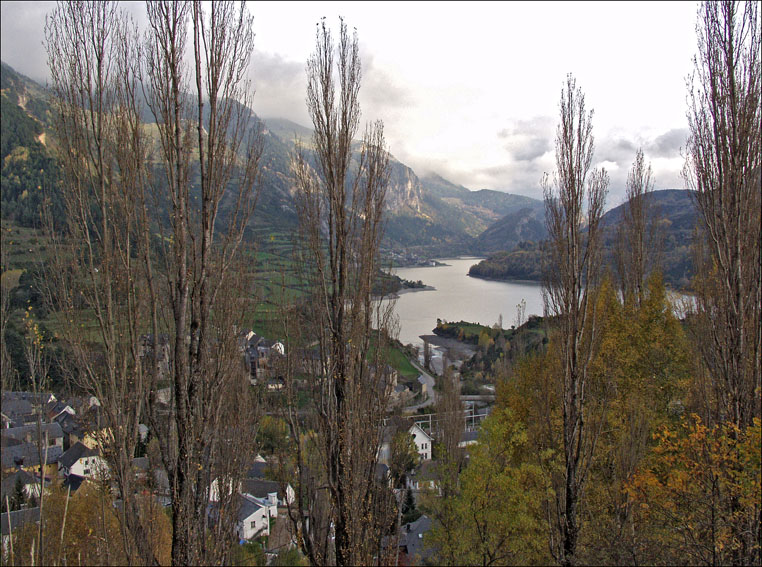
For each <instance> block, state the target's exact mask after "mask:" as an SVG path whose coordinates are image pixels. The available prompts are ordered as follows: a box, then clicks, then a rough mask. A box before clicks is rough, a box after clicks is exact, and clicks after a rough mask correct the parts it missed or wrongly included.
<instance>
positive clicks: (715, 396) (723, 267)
mask: <svg viewBox="0 0 762 567" xmlns="http://www.w3.org/2000/svg"><path fill="white" fill-rule="evenodd" d="M697 35H698V55H697V57H695V59H694V67H695V69H694V73H693V76H692V81H691V89H690V106H689V110H688V121H689V126H690V136H689V139H688V148H687V150H688V151H687V153H688V155H687V160H686V164H685V169H684V177H685V179H686V182H687V185H688V187H689V188H690V189H693V190H694V191H695V195H696V203H697V205H698V210H699V212H700V215H701V221H702V225H703V229H704V231H703V232H704V234H703V235H702V236H703V238H702V240H703V242H702V243H701V244H702V245H703V249H704V250H705V251H706V253H705V254H700V255H699V258H698V261H699V265H698V274H699V275H698V277H697V278H696V286H695V287H696V298H697V306H698V313H697V317H696V323H697V324H696V325H695V327H694V336H695V338H696V341H695V343H696V345H697V346H698V349H699V351H700V353H701V357H702V360H703V363H704V365H705V367H706V370H707V378H708V384H706V385H705V386H704V388H705V391H706V392H707V394H708V395H707V396H706V408H707V414H708V418H709V419H710V420H711V421H714V422H716V423H720V424H721V423H723V422H725V423H727V422H730V423H731V424H732V425H733V426H734V427H735V428H737V429H736V431H738V432H740V433H741V434H743V432H744V431H745V430H746V428H748V427H749V426H751V425H752V424H753V423H754V420H755V419H758V418H760V415H761V414H762V410H761V407H760V404H761V403H762V402H761V401H760V391H762V385H761V377H762V368H761V365H762V362H761V361H760V358H761V357H762V319H761V318H762V306H761V305H762V275H761V273H760V270H761V269H762V268H761V266H760V258H761V254H762V246H761V244H760V243H761V242H762V233H761V231H762V228H760V227H761V226H762V207H761V206H760V201H761V200H762V195H761V193H762V192H761V191H760V176H762V132H760V123H761V122H762V96H761V94H762V68H761V66H760V58H761V57H762V53H761V52H762V39H761V38H760V15H759V4H758V3H756V2H744V3H741V2H732V1H723V2H705V3H704V4H703V5H702V6H701V8H700V10H699V22H698V25H697ZM729 506H730V510H728V511H727V513H728V516H727V517H728V518H732V520H731V521H730V522H729V526H730V529H731V530H732V535H733V539H734V541H735V543H736V545H735V546H734V548H733V551H732V553H733V562H734V563H737V564H754V563H759V560H760V551H759V550H760V545H759V541H760V539H759V538H760V512H759V507H755V508H756V509H749V507H744V506H743V505H741V503H740V502H738V501H737V499H731V502H730V505H729Z"/></svg>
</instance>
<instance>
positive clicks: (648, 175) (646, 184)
mask: <svg viewBox="0 0 762 567" xmlns="http://www.w3.org/2000/svg"><path fill="white" fill-rule="evenodd" d="M652 192H653V172H652V170H651V165H650V164H649V165H648V166H646V163H645V158H644V156H643V150H642V148H641V149H638V152H637V154H635V161H634V162H633V164H632V168H631V169H630V172H629V173H628V174H627V202H626V203H625V205H624V211H623V216H622V222H621V223H620V224H619V226H618V229H617V246H616V248H615V251H614V254H615V257H616V268H617V274H618V276H619V289H620V291H621V293H622V299H623V300H624V301H629V300H630V298H631V299H632V300H633V301H634V302H635V304H636V305H638V306H639V305H640V304H641V302H642V301H643V298H644V297H643V296H644V293H645V287H646V285H645V284H646V280H647V279H648V276H649V274H650V273H651V272H652V271H653V270H654V269H655V268H657V267H658V261H659V257H658V254H659V242H658V239H657V233H656V227H657V224H656V218H655V216H654V215H655V213H656V211H655V208H654V206H653V203H652V202H651V193H652Z"/></svg>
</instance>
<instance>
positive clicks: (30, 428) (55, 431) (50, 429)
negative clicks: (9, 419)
mask: <svg viewBox="0 0 762 567" xmlns="http://www.w3.org/2000/svg"><path fill="white" fill-rule="evenodd" d="M40 433H41V434H42V439H43V440H44V439H45V433H47V434H48V439H58V438H59V437H63V430H62V429H61V425H60V424H59V423H58V422H55V421H54V422H53V423H43V424H41V426H40ZM2 436H3V437H10V438H11V439H18V440H19V441H26V442H27V443H32V442H35V441H37V425H36V424H35V425H24V426H21V427H10V428H8V429H3V430H2Z"/></svg>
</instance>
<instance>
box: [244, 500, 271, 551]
mask: <svg viewBox="0 0 762 567" xmlns="http://www.w3.org/2000/svg"><path fill="white" fill-rule="evenodd" d="M239 498H240V506H239V509H238V526H237V527H238V537H239V538H240V539H246V540H249V539H254V538H256V537H259V536H263V535H270V512H271V509H272V508H271V507H270V506H268V505H267V504H266V503H264V502H262V501H260V500H259V499H258V498H255V497H254V496H251V495H250V494H241V495H240V496H239Z"/></svg>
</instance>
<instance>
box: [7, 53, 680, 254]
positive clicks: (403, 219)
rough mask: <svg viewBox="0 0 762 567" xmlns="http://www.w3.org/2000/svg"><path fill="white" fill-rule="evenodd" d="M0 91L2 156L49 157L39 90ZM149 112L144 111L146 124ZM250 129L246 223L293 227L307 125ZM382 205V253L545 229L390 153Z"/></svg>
mask: <svg viewBox="0 0 762 567" xmlns="http://www.w3.org/2000/svg"><path fill="white" fill-rule="evenodd" d="M2 93H3V96H2V100H3V110H4V112H3V154H4V157H5V156H6V155H8V154H10V153H12V151H13V150H14V148H15V147H18V146H20V147H27V146H29V147H31V146H35V148H36V149H35V150H34V151H33V152H32V153H33V154H34V155H37V153H39V154H40V155H44V156H46V158H45V159H50V157H49V154H48V152H47V150H46V149H45V148H44V147H43V146H40V147H37V144H39V140H42V141H44V140H45V137H46V136H47V137H49V136H50V135H51V132H50V130H49V116H48V101H47V97H48V93H47V91H46V89H45V88H44V87H42V86H41V85H39V84H38V83H36V82H35V81H33V80H31V79H29V78H27V77H24V76H23V75H21V74H19V73H17V72H16V71H14V70H13V69H12V68H11V67H9V66H8V65H6V64H4V63H3V65H2ZM149 114H150V113H146V120H147V121H149V120H150V117H149ZM250 127H251V128H260V129H261V132H262V136H263V142H264V147H263V154H262V160H261V163H260V165H261V176H260V181H259V187H260V192H259V200H258V204H257V209H256V212H255V215H254V219H253V221H252V226H253V227H254V228H255V230H256V232H258V233H260V234H262V233H266V232H272V231H291V230H293V229H294V228H295V227H296V224H297V215H296V207H295V203H294V186H295V183H294V177H293V175H292V173H291V169H290V159H291V155H292V154H293V152H294V151H295V149H296V143H297V142H299V143H301V144H302V145H303V147H304V148H305V151H306V152H307V153H308V156H309V154H310V152H311V150H310V145H311V138H312V130H311V129H310V128H308V127H306V126H304V125H301V124H297V123H295V122H293V121H290V120H287V119H284V118H268V119H260V118H259V117H257V116H256V114H255V113H254V112H253V111H252V112H251V119H250ZM48 141H50V140H48ZM6 146H7V147H6ZM35 152H36V153H35ZM356 152H359V142H357V143H356ZM16 153H17V154H18V151H17V152H16ZM22 153H23V152H22ZM19 156H21V154H18V155H17V157H16V158H13V159H11V160H10V161H9V160H5V162H4V165H3V176H4V184H3V196H2V200H3V204H4V206H3V218H10V217H11V216H14V215H15V216H17V217H18V218H17V220H18V219H21V218H25V219H27V220H26V221H25V222H27V223H28V222H31V221H30V220H29V219H30V218H33V217H34V216H35V214H34V207H33V206H32V204H31V203H32V201H34V199H33V198H32V199H29V197H28V195H29V193H28V192H27V193H26V196H24V195H25V193H24V189H25V187H22V186H21V185H18V183H15V184H14V183H12V182H11V181H12V180H19V179H20V177H19V174H18V171H16V173H13V171H15V170H19V168H21V169H23V168H24V162H23V160H21V158H20V157H19ZM356 156H357V154H356ZM356 156H355V159H356ZM19 160H21V161H19ZM12 170H13V171H12ZM27 174H28V175H31V177H30V178H29V179H27V181H26V182H27V183H34V184H36V182H35V181H34V179H32V177H34V174H35V173H34V172H26V173H25V174H24V175H27ZM24 175H21V177H24ZM17 185H18V186H17ZM659 193H665V192H659ZM684 193H685V192H682V191H671V192H669V193H668V194H669V195H670V196H671V197H672V200H671V201H670V200H668V199H666V194H667V193H665V197H660V198H659V203H660V204H663V205H664V206H663V208H664V209H665V211H666V215H665V218H666V219H667V220H666V221H665V226H669V227H670V235H671V236H670V238H669V242H668V243H667V244H665V245H666V246H668V247H669V248H670V250H671V249H674V248H679V249H680V250H681V251H685V250H686V249H685V248H684V247H685V246H686V238H687V233H686V230H687V228H686V227H688V226H692V224H693V222H694V221H693V218H694V215H695V213H694V212H693V210H692V208H691V207H690V206H687V205H686V202H685V201H684V199H683V200H681V197H680V195H681V194H684ZM25 199H26V202H24V203H22V204H19V203H20V202H21V201H22V200H25ZM675 203H677V204H675ZM386 206H387V225H386V232H385V238H384V241H383V244H382V250H383V251H384V252H385V253H387V254H388V253H393V254H410V253H413V254H417V255H422V256H429V257H434V256H453V255H460V254H492V253H495V252H501V251H502V252H511V251H513V250H514V249H516V247H517V246H518V245H519V244H520V243H522V242H539V241H541V240H543V239H544V238H545V236H546V234H547V233H546V230H545V223H544V205H543V202H542V201H540V200H537V199H532V198H530V197H526V196H523V195H516V194H511V193H505V192H502V191H495V190H489V189H482V190H476V191H473V190H470V189H469V188H467V187H465V186H463V185H458V184H456V183H452V182H451V181H449V180H447V179H445V178H444V177H442V176H440V175H438V174H436V173H427V174H426V175H424V176H421V177H419V176H418V175H417V174H416V172H415V171H413V169H412V168H410V167H408V166H407V165H406V164H404V163H402V162H400V161H399V160H397V159H396V158H395V157H394V156H390V179H389V186H388V188H387V203H386ZM27 209H29V210H27ZM620 209H621V206H619V207H615V208H614V209H612V210H611V211H610V213H609V214H607V216H606V217H605V218H606V222H608V223H611V224H613V223H615V222H616V219H618V218H619V217H618V216H617V215H620V216H621V211H620ZM22 212H23V214H22Z"/></svg>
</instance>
